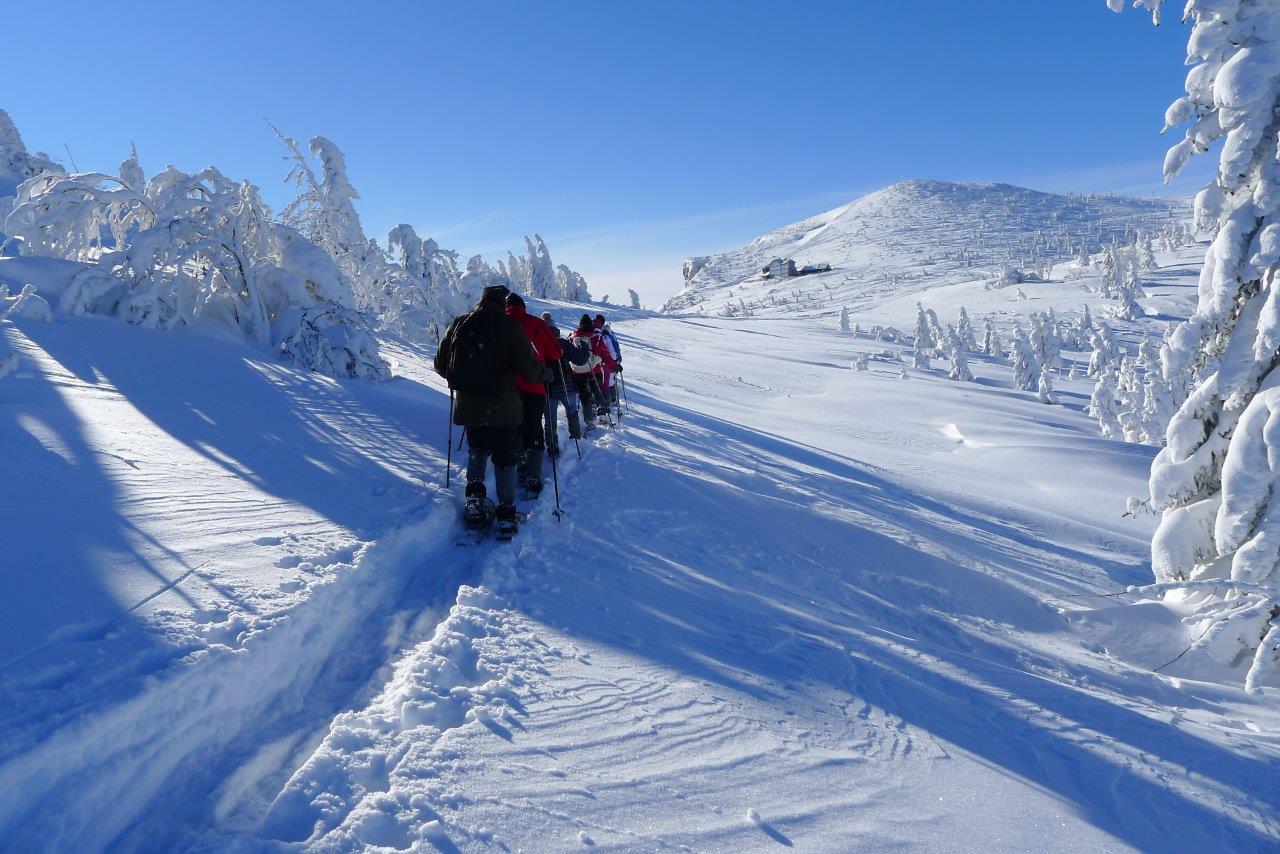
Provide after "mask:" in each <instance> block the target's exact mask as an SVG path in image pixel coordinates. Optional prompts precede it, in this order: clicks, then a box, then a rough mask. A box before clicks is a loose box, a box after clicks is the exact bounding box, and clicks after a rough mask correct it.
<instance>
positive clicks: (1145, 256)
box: [1135, 236, 1159, 273]
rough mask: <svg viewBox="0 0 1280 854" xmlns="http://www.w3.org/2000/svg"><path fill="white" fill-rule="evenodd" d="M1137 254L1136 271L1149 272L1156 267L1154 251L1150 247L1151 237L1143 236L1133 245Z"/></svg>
mask: <svg viewBox="0 0 1280 854" xmlns="http://www.w3.org/2000/svg"><path fill="white" fill-rule="evenodd" d="M1135 249H1136V252H1137V256H1138V272H1140V273H1150V272H1151V271H1152V270H1154V269H1156V267H1157V266H1159V265H1157V264H1156V253H1155V252H1154V251H1152V249H1151V238H1150V237H1145V236H1144V237H1143V238H1142V239H1141V240H1139V241H1138V245H1137V247H1135Z"/></svg>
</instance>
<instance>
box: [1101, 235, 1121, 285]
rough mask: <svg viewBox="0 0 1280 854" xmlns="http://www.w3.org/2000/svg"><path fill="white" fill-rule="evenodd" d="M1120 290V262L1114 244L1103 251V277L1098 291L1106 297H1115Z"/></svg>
mask: <svg viewBox="0 0 1280 854" xmlns="http://www.w3.org/2000/svg"><path fill="white" fill-rule="evenodd" d="M1119 290H1120V263H1119V259H1118V258H1117V256H1116V251H1115V247H1114V246H1108V247H1107V248H1106V249H1104V250H1103V252H1102V279H1101V281H1100V282H1099V283H1098V292H1099V293H1101V294H1102V295H1103V296H1104V297H1115V296H1117V294H1118V293H1119Z"/></svg>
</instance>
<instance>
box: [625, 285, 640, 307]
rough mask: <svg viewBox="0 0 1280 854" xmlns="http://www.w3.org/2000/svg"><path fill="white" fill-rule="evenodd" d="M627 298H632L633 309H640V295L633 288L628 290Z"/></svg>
mask: <svg viewBox="0 0 1280 854" xmlns="http://www.w3.org/2000/svg"><path fill="white" fill-rule="evenodd" d="M627 296H628V297H630V298H631V307H632V308H633V309H637V310H638V309H639V308H640V295H639V294H638V293H636V292H635V291H634V290H632V289H631V288H627Z"/></svg>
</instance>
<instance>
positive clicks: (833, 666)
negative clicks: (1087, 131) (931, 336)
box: [0, 259, 1280, 851]
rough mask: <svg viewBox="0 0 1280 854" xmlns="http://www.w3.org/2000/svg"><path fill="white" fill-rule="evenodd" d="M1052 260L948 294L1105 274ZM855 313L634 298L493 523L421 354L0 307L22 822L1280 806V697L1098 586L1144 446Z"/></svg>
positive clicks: (402, 842)
mask: <svg viewBox="0 0 1280 854" xmlns="http://www.w3.org/2000/svg"><path fill="white" fill-rule="evenodd" d="M1164 260H1165V262H1166V265H1167V266H1166V269H1165V270H1163V271H1162V272H1161V274H1160V276H1161V278H1160V283H1161V284H1160V286H1159V287H1158V288H1157V289H1156V292H1155V293H1154V295H1153V297H1152V299H1151V300H1149V301H1148V305H1149V307H1150V308H1151V309H1152V310H1156V311H1161V312H1166V311H1167V312H1171V313H1172V312H1176V311H1177V310H1178V308H1179V306H1184V305H1185V304H1186V302H1187V300H1188V299H1189V297H1190V296H1191V295H1192V294H1193V293H1194V285H1193V281H1192V279H1191V278H1190V277H1191V275H1192V274H1193V273H1194V268H1193V266H1191V265H1185V264H1184V265H1182V266H1175V265H1174V264H1173V261H1172V259H1164ZM966 287H970V290H965V288H966ZM1026 292H1027V295H1028V298H1029V299H1028V300H1027V301H1026V302H1023V303H1022V304H1021V305H1016V304H1014V301H1013V295H1012V294H1010V293H1008V292H1004V291H1000V292H992V291H982V290H981V288H980V286H965V285H956V286H954V290H953V289H951V288H943V289H937V290H935V291H930V292H929V296H928V297H927V298H926V299H925V302H926V304H928V305H930V306H931V307H935V308H937V309H938V310H939V312H940V313H941V314H942V315H943V319H944V320H946V319H949V318H950V317H952V316H953V308H952V306H958V305H961V304H963V305H966V306H967V307H968V308H969V311H970V313H971V314H972V315H973V316H975V317H978V316H981V315H982V314H984V313H986V312H988V311H1001V310H1006V309H1007V310H1009V311H1017V312H1024V311H1026V310H1031V309H1036V310H1038V309H1042V308H1044V307H1047V306H1048V305H1050V304H1055V305H1057V304H1059V303H1060V304H1061V307H1062V308H1064V309H1065V308H1066V307H1068V306H1075V305H1078V304H1079V302H1080V301H1081V299H1082V298H1083V297H1082V294H1081V292H1080V291H1079V289H1078V288H1076V287H1075V286H1074V285H1070V284H1063V283H1058V284H1056V285H1054V284H1049V285H1043V286H1035V287H1034V288H1028V289H1027V291H1026ZM916 298H919V297H918V295H916V296H912V297H910V298H904V299H902V300H899V301H898V302H894V301H892V300H889V301H885V302H882V303H879V304H877V305H876V306H875V307H873V308H868V309H867V313H866V314H865V315H857V316H855V317H854V320H857V321H860V322H862V323H863V324H864V325H869V324H870V323H873V322H874V323H886V322H892V323H895V324H897V325H899V327H900V328H904V329H905V328H909V320H910V317H911V316H912V315H913V314H914V300H915V299H916ZM899 303H900V304H899ZM1028 303H1031V305H1028ZM1037 303H1038V304H1037ZM569 313H570V311H569V310H568V309H566V310H565V314H566V316H568V315H569ZM1170 316H1173V315H1172V314H1170ZM830 325H831V324H830V323H827V324H825V325H823V326H819V325H817V324H816V323H815V322H813V321H804V320H759V319H753V320H745V321H729V320H708V319H700V318H648V319H637V320H632V321H628V322H624V323H620V324H619V325H618V331H619V333H620V335H621V337H622V339H623V346H624V349H625V353H626V359H625V361H626V365H627V374H626V377H627V379H628V392H629V397H630V401H631V408H632V412H631V414H630V415H629V416H627V417H626V418H625V419H624V421H623V426H622V428H621V429H620V430H617V431H615V432H612V433H609V434H607V435H605V436H603V437H601V438H598V439H595V440H593V441H591V442H587V443H584V446H583V449H582V451H583V459H582V460H581V461H579V460H577V459H576V455H575V454H574V453H573V452H572V450H570V452H569V457H568V459H566V460H565V461H564V465H563V467H562V470H561V489H562V493H563V503H564V506H565V508H566V510H567V511H568V512H567V515H566V517H565V519H564V521H563V522H559V523H558V522H557V521H556V520H555V519H554V518H553V517H552V516H551V515H550V512H549V511H550V502H551V495H550V492H548V493H547V494H546V495H545V496H544V499H543V501H542V502H541V505H540V506H538V507H537V508H536V512H535V513H534V515H533V518H532V521H531V523H530V525H529V526H528V527H527V528H526V529H525V531H523V532H522V533H521V535H520V538H519V539H518V541H517V542H516V543H515V544H513V546H511V547H496V546H493V545H488V546H481V547H479V548H471V549H459V548H457V547H456V546H455V536H454V530H453V526H454V518H455V512H456V500H457V499H456V494H457V490H456V489H454V490H452V491H451V492H450V493H446V492H445V491H444V490H443V489H442V488H441V486H440V484H439V476H440V473H441V470H442V464H443V457H444V442H445V412H446V409H447V397H446V396H445V395H444V394H443V393H442V392H441V390H440V387H439V383H438V381H437V380H436V379H435V378H434V377H433V376H431V375H430V373H429V371H428V370H427V367H426V362H425V356H424V355H423V354H420V353H415V352H414V351H413V350H411V349H410V348H407V347H402V348H399V349H394V348H393V349H392V352H391V354H392V355H393V356H395V357H396V359H397V361H398V363H399V365H398V367H399V372H400V374H401V376H402V378H401V379H399V380H397V381H395V382H393V383H390V384H387V385H385V386H382V387H376V386H372V385H368V384H361V383H337V382H333V381H329V380H323V379H318V378H315V377H312V376H305V375H300V374H296V373H294V372H291V371H288V370H285V369H283V368H280V367H278V366H276V365H273V364H270V363H267V362H264V361H263V360H262V357H261V356H260V355H259V354H257V353H255V352H253V351H249V350H247V349H244V348H241V347H239V346H237V345H234V344H228V343H223V342H219V341H211V340H207V339H202V338H197V337H193V336H183V335H178V334H171V335H165V334H160V333H151V332H146V331H142V330H138V329H133V328H126V327H123V326H120V325H118V324H115V323H111V322H107V321H94V320H86V319H75V320H61V321H59V322H57V323H54V324H41V323H36V322H26V321H23V322H20V323H17V324H4V325H0V336H3V338H4V339H5V341H6V342H7V343H8V344H10V345H11V346H13V347H14V349H16V350H17V351H18V352H19V354H20V357H21V362H20V364H19V367H18V370H17V372H16V373H15V374H14V375H11V376H9V377H7V378H5V379H3V380H0V409H3V413H4V417H3V420H0V431H3V432H2V433H0V447H3V448H5V449H6V452H7V454H6V459H7V460H8V461H9V462H7V463H6V466H12V467H13V468H9V469H6V475H8V473H9V472H10V471H12V472H13V473H14V475H15V476H6V477H5V478H4V479H3V481H0V536H2V537H3V541H4V542H5V543H8V544H10V547H9V548H8V549H7V550H6V552H7V554H8V555H9V556H10V557H9V561H10V562H11V565H9V566H7V567H6V568H8V569H9V570H10V571H8V572H6V573H4V579H5V581H4V589H3V591H0V592H2V593H3V594H4V595H3V596H0V602H3V603H4V604H3V605H2V606H0V607H3V608H4V609H5V611H4V615H3V616H4V620H3V623H0V625H3V629H0V655H2V656H3V660H2V662H0V666H2V668H3V669H0V692H3V693H2V694H0V716H2V717H0V733H2V735H0V840H3V842H0V847H2V848H5V849H6V850H10V849H11V850H22V851H31V850H96V849H101V848H106V847H116V848H123V849H126V850H130V849H142V850H161V849H163V850H175V849H182V850H190V849H196V850H222V849H233V850H285V849H289V848H295V847H300V848H310V849H315V850H353V849H358V848H361V847H366V846H384V847H387V848H393V849H418V850H437V849H438V850H444V851H454V850H489V849H495V850H497V849H506V850H526V851H545V850H572V849H579V848H583V847H592V846H594V847H600V848H612V849H625V850H669V849H679V850H699V851H700V850H724V851H737V850H770V849H773V848H784V847H791V848H795V849H797V850H810V851H847V850H868V851H883V850H890V849H913V850H914V849H922V848H925V849H939V848H942V849H947V850H991V849H997V850H1064V851H1072V850H1079V851H1100V850H1106V851H1110V850H1128V849H1142V850H1170V851H1180V850H1187V851H1191V850H1197V851H1203V850H1245V851H1249V850H1273V849H1274V848H1275V847H1276V845H1277V844H1280V795H1277V793H1276V787H1275V786H1274V779H1275V776H1276V771H1277V768H1278V767H1280V711H1278V710H1277V708H1276V702H1275V701H1276V697H1275V696H1274V694H1273V693H1268V694H1264V695H1262V696H1260V697H1251V696H1247V695H1245V694H1244V693H1243V692H1242V691H1241V690H1239V689H1237V688H1233V687H1225V686H1220V685H1214V684H1210V683H1205V682H1193V681H1189V680H1186V679H1179V678H1177V676H1176V675H1170V673H1174V674H1176V667H1174V668H1173V669H1172V670H1170V669H1168V668H1165V669H1164V672H1162V673H1159V674H1157V673H1153V672H1152V670H1154V669H1156V668H1158V667H1161V665H1163V664H1164V663H1165V662H1167V661H1168V660H1169V659H1170V658H1172V657H1173V656H1174V655H1176V654H1177V652H1178V650H1179V649H1180V648H1181V647H1180V644H1185V639H1184V638H1183V636H1182V634H1181V633H1182V632H1183V627H1182V626H1181V624H1179V623H1177V621H1176V620H1174V619H1171V618H1170V615H1168V614H1167V613H1164V612H1163V610H1162V609H1160V608H1159V606H1152V607H1150V608H1147V607H1145V606H1139V607H1138V608H1136V609H1135V608H1133V607H1128V608H1123V609H1122V608H1120V606H1119V605H1116V606H1114V607H1112V603H1113V602H1118V600H1113V599H1109V598H1106V597H1105V594H1112V593H1116V592H1119V591H1121V590H1122V589H1123V587H1124V585H1127V584H1135V583H1143V582H1145V581H1147V580H1149V568H1148V566H1147V557H1146V551H1145V550H1146V544H1147V541H1148V537H1149V534H1150V530H1151V527H1152V520H1151V519H1150V518H1140V519H1137V520H1134V519H1129V518H1123V517H1122V515H1121V513H1122V510H1123V507H1124V503H1125V499H1126V498H1127V497H1128V496H1130V495H1140V494H1142V493H1143V491H1144V485H1145V475H1146V468H1147V465H1148V464H1149V461H1150V459H1151V456H1152V454H1153V452H1154V450H1153V449H1151V448H1145V447H1141V446H1136V445H1126V444H1123V443H1118V442H1112V441H1106V440H1102V439H1099V438H1098V436H1097V429H1096V425H1095V424H1094V423H1093V422H1092V421H1091V420H1090V419H1088V418H1087V417H1086V416H1085V415H1083V414H1082V412H1081V408H1082V406H1083V404H1084V402H1085V401H1086V400H1087V387H1086V386H1085V385H1084V384H1083V383H1072V382H1064V383H1063V384H1062V387H1061V388H1060V391H1061V393H1062V395H1063V402H1064V404H1065V405H1064V406H1061V407H1047V406H1043V405H1041V404H1039V403H1038V402H1036V401H1035V399H1034V397H1033V396H1031V395H1028V394H1025V393H1022V392H1016V391H1013V390H1011V389H1010V388H1009V369H1008V367H1007V365H999V364H991V363H987V362H980V361H978V360H975V362H974V365H973V367H974V369H975V373H976V374H977V375H978V381H977V382H976V383H953V382H950V381H948V380H946V379H945V376H944V375H942V374H941V373H940V372H935V373H931V374H926V373H924V372H919V371H913V370H910V371H908V374H909V377H908V378H907V379H902V378H901V377H900V376H899V374H900V365H899V364H897V363H892V362H882V361H877V360H873V361H872V362H871V366H872V367H871V370H870V371H867V372H855V371H851V370H849V368H848V365H849V363H850V361H851V359H852V357H853V355H854V354H855V353H856V352H857V351H859V350H863V351H868V352H871V353H873V354H874V353H879V352H880V351H882V350H884V349H885V348H886V347H887V346H888V345H886V344H883V343H880V342H876V341H872V340H870V339H868V338H866V337H865V336H864V337H857V336H846V335H841V334H839V333H838V332H836V331H834V330H833V329H830V328H828V327H829V326H830ZM0 349H3V348H0ZM890 349H892V348H890ZM1139 620H1141V621H1139Z"/></svg>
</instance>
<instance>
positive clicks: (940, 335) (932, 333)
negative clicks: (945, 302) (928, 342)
mask: <svg viewBox="0 0 1280 854" xmlns="http://www.w3.org/2000/svg"><path fill="white" fill-rule="evenodd" d="M924 316H925V322H926V323H928V324H929V337H930V338H931V339H932V340H933V346H934V355H935V356H937V357H938V358H939V359H946V358H950V355H951V354H950V353H948V352H947V351H948V350H949V349H950V342H948V341H947V333H946V330H945V329H943V328H942V322H941V321H939V320H938V313H937V312H936V311H934V310H933V309H931V308H926V309H925V310H924Z"/></svg>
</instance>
